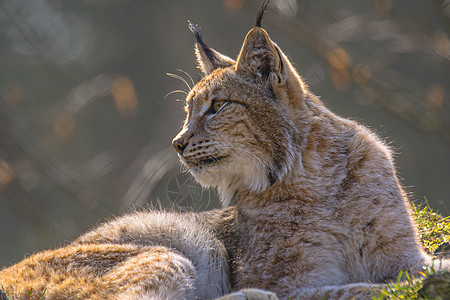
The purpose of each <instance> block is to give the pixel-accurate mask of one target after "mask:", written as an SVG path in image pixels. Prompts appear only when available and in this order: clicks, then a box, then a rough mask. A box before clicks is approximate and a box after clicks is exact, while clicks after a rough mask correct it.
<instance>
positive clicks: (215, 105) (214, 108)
mask: <svg viewBox="0 0 450 300" xmlns="http://www.w3.org/2000/svg"><path fill="white" fill-rule="evenodd" d="M225 104H227V102H226V101H225V100H213V101H211V106H210V108H209V110H208V111H207V113H208V114H216V113H217V112H218V111H219V110H220V109H221V108H222V107H224V106H225Z"/></svg>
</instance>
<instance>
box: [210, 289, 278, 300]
mask: <svg viewBox="0 0 450 300" xmlns="http://www.w3.org/2000/svg"><path fill="white" fill-rule="evenodd" d="M216 300H278V297H277V295H275V294H274V293H271V292H268V291H264V290H260V289H243V290H240V291H238V292H235V293H231V294H228V295H225V296H223V297H220V298H217V299H216Z"/></svg>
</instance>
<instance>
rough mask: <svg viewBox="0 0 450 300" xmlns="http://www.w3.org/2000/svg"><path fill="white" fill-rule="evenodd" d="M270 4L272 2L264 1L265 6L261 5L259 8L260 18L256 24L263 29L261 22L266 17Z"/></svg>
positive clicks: (258, 17) (257, 18)
mask: <svg viewBox="0 0 450 300" xmlns="http://www.w3.org/2000/svg"><path fill="white" fill-rule="evenodd" d="M269 3H270V0H266V1H264V3H263V5H261V7H260V8H259V11H258V16H257V17H256V24H255V26H256V27H261V21H262V18H263V16H264V13H265V12H266V10H267V7H268V6H269Z"/></svg>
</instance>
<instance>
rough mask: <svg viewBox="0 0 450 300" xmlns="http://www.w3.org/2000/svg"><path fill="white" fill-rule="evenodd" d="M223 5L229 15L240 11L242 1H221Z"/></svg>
mask: <svg viewBox="0 0 450 300" xmlns="http://www.w3.org/2000/svg"><path fill="white" fill-rule="evenodd" d="M223 5H224V6H225V9H226V10H227V12H229V13H235V12H238V11H240V10H241V9H242V6H243V5H244V0H223Z"/></svg>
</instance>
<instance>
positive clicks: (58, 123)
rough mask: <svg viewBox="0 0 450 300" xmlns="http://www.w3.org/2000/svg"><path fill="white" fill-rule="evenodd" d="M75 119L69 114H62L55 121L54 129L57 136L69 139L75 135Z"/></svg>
mask: <svg viewBox="0 0 450 300" xmlns="http://www.w3.org/2000/svg"><path fill="white" fill-rule="evenodd" d="M75 127H76V123H75V119H74V118H73V116H72V115H70V114H68V113H61V114H60V115H58V116H57V117H56V119H55V123H54V125H53V129H54V131H55V134H56V135H57V136H58V137H60V138H63V139H67V138H69V137H71V136H73V134H74V133H75Z"/></svg>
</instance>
